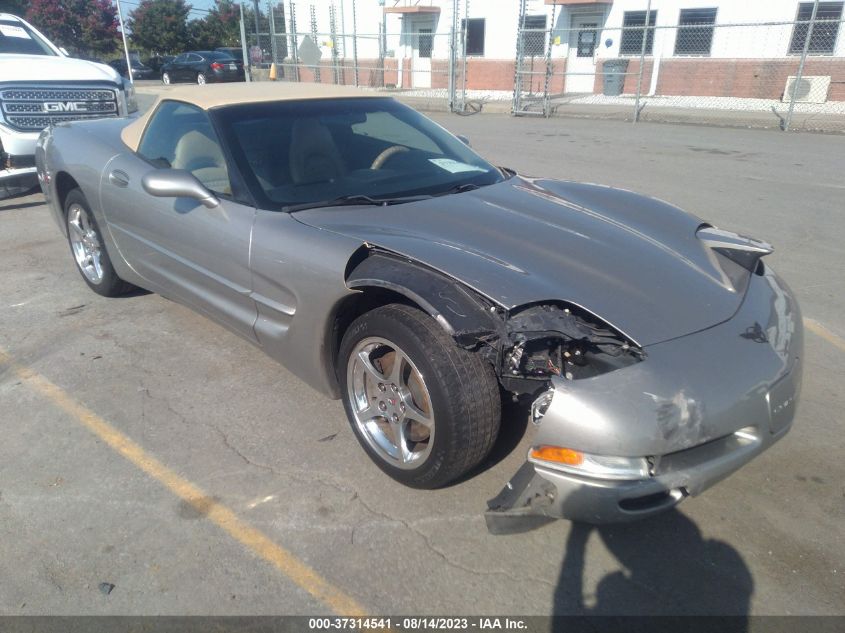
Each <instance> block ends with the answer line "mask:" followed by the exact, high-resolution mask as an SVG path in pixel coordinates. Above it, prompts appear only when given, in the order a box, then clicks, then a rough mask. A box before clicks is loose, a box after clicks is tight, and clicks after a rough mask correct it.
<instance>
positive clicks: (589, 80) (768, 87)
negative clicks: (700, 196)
mask: <svg viewBox="0 0 845 633" xmlns="http://www.w3.org/2000/svg"><path fill="white" fill-rule="evenodd" d="M290 1H291V0H285V1H284V5H285V13H286V14H287V15H288V16H289V15H290V13H289V11H290V7H289V4H290ZM294 1H295V5H296V6H295V10H296V19H297V31H298V32H299V33H301V34H302V33H307V32H308V29H309V26H310V24H309V18H310V14H309V11H308V10H309V7H310V4H312V3H311V2H308V3H306V2H303V1H302V0H294ZM313 4H314V6H315V10H316V17H317V28H318V32H319V33H320V35H319V37H318V40H319V42H318V44H320V45H321V50H322V55H323V56H322V59H323V63H324V64H327V63H329V62H330V60H331V59H332V52H333V47H332V45H331V41H330V39H331V38H330V37H328V34H329V33H330V31H331V28H330V24H329V7H330V6H333V7H334V10H335V16H336V18H335V31H336V32H337V33H338V38H337V40H336V42H337V44H336V53H337V55H338V56H340V57H342V58H344V59H345V60H347V62H350V60H351V59H352V57H353V55H354V54H355V53H357V59H358V61H359V67H361V68H362V69H366V68H373V67H375V66H376V65H379V66H382V64H381V63H380V62H379V59H380V58H381V57H382V56H383V57H384V58H385V61H384V63H383V67H384V68H385V72H384V78H383V81H384V82H385V83H386V84H389V85H390V84H393V85H396V86H399V87H405V88H427V87H435V88H437V87H446V85H447V84H448V60H449V56H450V42H451V30H452V28H453V23H456V24H457V28H458V30H459V31H462V30H463V29H464V28H465V29H466V34H467V35H466V42H465V43H466V53H467V87H468V88H471V89H473V88H477V89H498V90H511V89H513V85H514V68H515V60H516V57H517V54H518V49H520V48H521V50H522V54H523V60H524V62H523V68H526V67H528V68H530V67H532V66H531V65H533V66H536V69H537V71H538V72H537V76H538V80H537V81H538V82H539V81H542V74H543V71H544V70H545V59H546V53H547V50H548V48H549V43H551V51H550V58H551V60H552V70H553V74H552V78H551V82H550V88H551V91H552V92H554V93H562V92H566V93H589V92H600V91H601V68H602V63H603V62H604V61H605V60H608V59H617V58H629V59H630V63H629V66H628V70H627V72H628V73H629V78H630V79H631V81H633V77H634V75H638V73H639V58H640V54H641V52H642V49H643V33H644V32H645V31H646V29H645V25H646V7H647V6H648V5H649V2H648V0H593V1H584V0H527V3H526V11H525V18H524V24H523V25H520V20H519V16H520V4H521V3H520V0H469V2H467V1H466V0H457V3H455V2H454V1H453V0H313ZM843 4H845V2H843V1H842V0H840V1H825V2H821V3H820V6H819V13H818V15H817V21H816V22H815V23H814V25H813V35H812V37H811V38H810V42H809V44H808V49H809V53H810V55H811V57H810V58H809V59H808V61H807V64H806V68H805V73H804V74H805V75H823V76H827V77H830V78H831V81H832V83H831V86H830V95H829V98H830V99H835V100H845V27H843V19H844V18H845V15H843ZM456 5H457V7H458V15H457V16H453V7H454V6H456ZM467 7H468V11H467ZM353 8H354V15H353ZM812 9H813V2H812V1H802V0H651V3H650V13H649V15H648V24H649V27H651V28H649V29H648V36H647V37H646V38H645V39H646V42H645V44H646V46H645V65H644V67H643V75H644V82H643V85H644V87H645V88H646V89H647V91H648V92H651V93H653V94H694V95H717V96H739V97H742V96H749V97H767V98H779V97H780V95H781V94H782V92H783V89H784V85H785V82H786V79H787V77H788V76H790V75H794V74H795V73H796V69H797V65H798V61H799V59H800V57H801V53H802V51H803V49H804V44H805V42H806V39H807V38H806V35H807V23H808V21H809V19H810V17H811V14H812ZM466 18H468V19H466ZM465 19H466V21H465ZM796 20H801V21H802V23H801V24H798V25H795V24H793V22H795V21H796ZM353 27H354V29H353ZM679 27H680V28H679ZM550 28H553V31H552V33H551V37H550V36H549V35H550V34H549V33H548V30H549V29H550ZM353 30H354V32H355V33H356V34H357V37H355V38H353ZM382 31H383V32H384V33H385V34H386V35H385V36H384V37H383V38H381V37H380V33H382ZM344 34H345V36H344ZM300 39H301V38H300ZM520 39H521V47H520V46H518V44H520ZM353 40H354V42H353ZM462 44H463V42H461V44H460V45H461V46H462ZM324 81H325V79H324ZM629 88H630V84H629V82H626V90H625V91H626V92H630V89H629Z"/></svg>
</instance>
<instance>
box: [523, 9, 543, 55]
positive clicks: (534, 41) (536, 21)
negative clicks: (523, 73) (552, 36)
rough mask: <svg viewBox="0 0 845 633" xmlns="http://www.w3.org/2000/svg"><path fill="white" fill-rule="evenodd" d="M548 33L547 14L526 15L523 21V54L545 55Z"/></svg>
mask: <svg viewBox="0 0 845 633" xmlns="http://www.w3.org/2000/svg"><path fill="white" fill-rule="evenodd" d="M547 35H548V34H547V33H546V16H545V15H526V16H525V17H524V18H523V22H522V55H523V56H524V57H534V56H536V55H545V54H546V37H547Z"/></svg>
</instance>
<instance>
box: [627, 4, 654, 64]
mask: <svg viewBox="0 0 845 633" xmlns="http://www.w3.org/2000/svg"><path fill="white" fill-rule="evenodd" d="M656 23H657V11H649V12H648V27H649V28H648V35H647V36H646V39H645V54H646V55H651V51H652V49H653V48H654V25H655V24H656ZM645 30H646V29H645V11H625V17H624V20H623V22H622V42H621V44H620V45H619V54H620V55H639V54H640V53H641V52H642V50H643V32H644V31H645Z"/></svg>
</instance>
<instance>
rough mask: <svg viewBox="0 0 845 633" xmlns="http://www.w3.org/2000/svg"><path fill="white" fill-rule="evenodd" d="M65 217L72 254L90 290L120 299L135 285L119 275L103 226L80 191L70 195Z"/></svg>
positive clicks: (67, 200)
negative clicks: (98, 222) (108, 248)
mask: <svg viewBox="0 0 845 633" xmlns="http://www.w3.org/2000/svg"><path fill="white" fill-rule="evenodd" d="M65 218H66V221H67V233H68V242H69V243H70V252H71V253H72V254H73V259H74V261H75V262H76V267H77V269H78V270H79V272H80V273H81V274H82V278H83V279H84V280H85V283H86V284H88V287H89V288H91V290H93V291H94V292H96V293H97V294H99V295H102V296H104V297H117V296H120V295H122V294H125V293H126V292H128V291H130V290H132V289H133V288H134V286H132V284H130V283H127V282H125V281H123V280H122V279H121V278H120V277H118V276H117V273H116V272H115V270H114V266H112V263H111V259H109V254H108V253H107V252H106V245H105V244H104V243H103V237H102V234H101V233H100V227H98V226H97V221H96V220H95V219H94V214H93V213H91V208H90V207H89V206H88V201H87V200H86V199H85V195H84V194H83V193H82V191H81V190H80V189H74V190H72V191H71V192H70V193H68V194H67V198H66V199H65Z"/></svg>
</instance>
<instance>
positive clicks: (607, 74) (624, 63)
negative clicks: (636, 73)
mask: <svg viewBox="0 0 845 633" xmlns="http://www.w3.org/2000/svg"><path fill="white" fill-rule="evenodd" d="M627 70H628V60H627V59H608V60H607V61H606V62H604V64H602V75H603V77H604V81H603V82H602V89H603V90H602V92H603V94H605V95H607V96H608V97H618V96H619V95H621V94H622V88H623V87H624V86H625V72H626V71H627Z"/></svg>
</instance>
